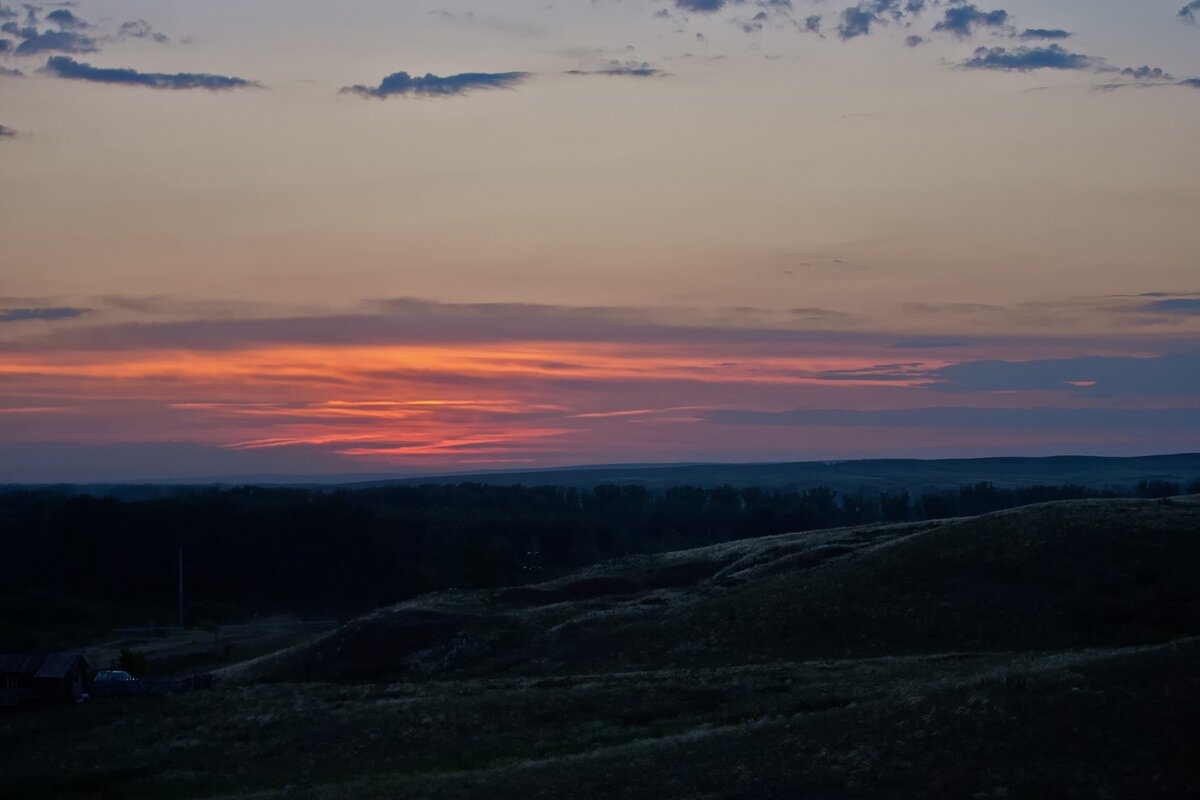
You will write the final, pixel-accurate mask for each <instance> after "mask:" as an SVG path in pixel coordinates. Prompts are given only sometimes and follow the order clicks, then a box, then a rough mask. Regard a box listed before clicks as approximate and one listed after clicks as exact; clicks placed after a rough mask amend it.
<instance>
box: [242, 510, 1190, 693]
mask: <svg viewBox="0 0 1200 800" xmlns="http://www.w3.org/2000/svg"><path fill="white" fill-rule="evenodd" d="M1198 568H1200V504H1197V503H1195V502H1189V501H1188V500H1187V499H1179V500H1174V501H1168V502H1163V501H1139V500H1099V501H1079V502H1067V503H1048V504H1044V505H1040V506H1030V507H1026V508H1022V509H1015V510H1011V511H1004V512H998V513H994V514H988V515H985V516H982V517H976V518H969V519H953V520H943V521H938V522H923V523H910V524H899V525H875V526H864V527H856V528H843V529H837V530H832V531H817V532H809V533H802V534H785V535H781V536H773V537H766V538H762V539H752V540H743V541H737V542H730V543H725V544H720V545H715V546H711V547H706V548H701V549H697V550H688V551H681V552H676V553H667V554H663V555H655V556H639V557H633V558H626V559H621V560H618V561H613V562H607V563H605V564H600V565H597V566H595V567H592V568H589V569H586V570H582V571H580V572H578V573H575V574H573V575H570V576H568V577H566V578H562V579H559V580H557V581H553V582H550V583H545V584H538V585H532V586H525V587H514V588H509V589H501V590H495V591H480V592H453V591H452V592H442V593H438V594H434V595H428V596H424V597H421V598H417V599H415V600H413V601H410V602H406V603H402V604H400V605H397V606H393V607H390V608H386V609H380V610H379V611H376V612H374V613H373V614H370V615H368V616H366V617H363V618H361V619H358V620H355V621H353V622H351V623H349V624H347V625H345V626H343V627H341V628H339V629H338V630H336V631H334V632H332V633H330V634H329V635H327V636H325V637H323V638H321V639H320V640H318V641H316V642H313V643H310V644H307V645H305V646H303V647H299V648H295V649H293V650H290V651H287V652H285V653H279V654H275V655H272V656H269V657H266V658H263V659H259V660H257V661H255V662H251V663H247V664H242V665H238V666H236V667H233V668H230V670H229V671H228V677H229V678H230V679H233V680H243V681H247V680H249V681H264V680H265V681H276V680H318V679H319V680H355V681H363V680H383V679H397V678H402V677H405V676H426V677H428V676H437V677H448V676H454V675H463V676H466V675H497V674H520V675H536V674H565V673H589V672H596V673H599V672H612V671H618V670H635V669H649V668H656V669H661V668H673V667H683V666H706V667H709V666H710V667H718V666H730V665H734V664H747V663H769V662H771V661H774V660H780V659H827V658H846V657H862V656H884V655H919V654H932V653H944V652H987V651H1024V650H1039V651H1048V650H1059V649H1064V648H1081V647H1095V646H1114V645H1131V644H1150V643H1155V642H1164V641H1169V640H1171V639H1175V638H1179V637H1183V636H1190V635H1198V634H1200V585H1198V584H1197V582H1196V581H1195V579H1194V576H1195V574H1196V572H1197V569H1198Z"/></svg>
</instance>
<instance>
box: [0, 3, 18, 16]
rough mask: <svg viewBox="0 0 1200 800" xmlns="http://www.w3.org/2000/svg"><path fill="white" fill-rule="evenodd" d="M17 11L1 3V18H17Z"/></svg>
mask: <svg viewBox="0 0 1200 800" xmlns="http://www.w3.org/2000/svg"><path fill="white" fill-rule="evenodd" d="M16 17H17V12H16V11H13V10H12V9H11V8H9V7H8V6H6V5H4V4H3V3H0V19H16Z"/></svg>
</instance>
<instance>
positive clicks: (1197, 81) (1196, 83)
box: [1179, 78, 1200, 89]
mask: <svg viewBox="0 0 1200 800" xmlns="http://www.w3.org/2000/svg"><path fill="white" fill-rule="evenodd" d="M1179 85H1180V86H1188V87H1190V88H1192V89H1200V78H1184V79H1183V80H1181V81H1180V82H1179Z"/></svg>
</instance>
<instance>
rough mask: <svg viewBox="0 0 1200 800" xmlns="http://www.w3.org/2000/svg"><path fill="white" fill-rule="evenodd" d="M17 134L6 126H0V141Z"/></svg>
mask: <svg viewBox="0 0 1200 800" xmlns="http://www.w3.org/2000/svg"><path fill="white" fill-rule="evenodd" d="M16 135H17V132H16V131H15V130H13V129H12V128H10V127H8V126H7V125H0V139H11V138H12V137H14V136H16Z"/></svg>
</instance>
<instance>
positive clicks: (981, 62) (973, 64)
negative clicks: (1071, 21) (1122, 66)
mask: <svg viewBox="0 0 1200 800" xmlns="http://www.w3.org/2000/svg"><path fill="white" fill-rule="evenodd" d="M962 66H964V67H966V68H967V69H994V70H1004V71H1018V72H1030V71H1032V70H1037V69H1069V70H1077V69H1096V68H1098V67H1099V66H1101V62H1099V61H1098V60H1097V59H1094V58H1092V57H1091V56H1086V55H1083V54H1081V53H1071V52H1068V51H1067V50H1065V49H1063V48H1062V47H1061V46H1060V45H1057V44H1052V45H1049V46H1047V47H1014V48H1013V49H1011V50H1009V49H1008V48H1006V47H980V48H977V49H976V50H975V54H974V55H973V56H972V57H971V58H969V59H967V60H966V61H964V62H963V63H962Z"/></svg>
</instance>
